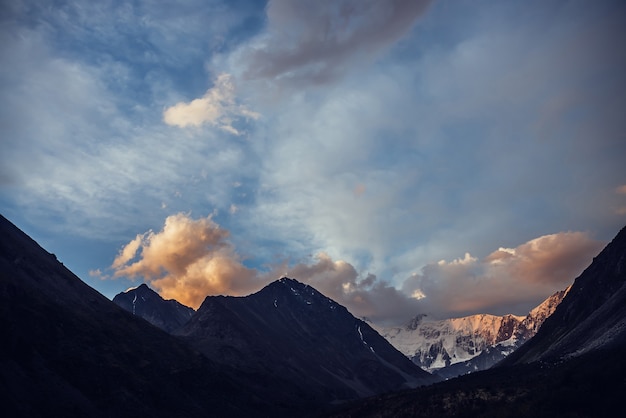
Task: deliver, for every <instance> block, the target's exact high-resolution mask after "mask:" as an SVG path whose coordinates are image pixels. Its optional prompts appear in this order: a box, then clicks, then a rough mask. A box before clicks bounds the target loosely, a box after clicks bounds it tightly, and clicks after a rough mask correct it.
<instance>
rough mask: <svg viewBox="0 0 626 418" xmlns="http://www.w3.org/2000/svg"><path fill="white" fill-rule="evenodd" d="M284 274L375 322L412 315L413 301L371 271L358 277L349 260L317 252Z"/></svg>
mask: <svg viewBox="0 0 626 418" xmlns="http://www.w3.org/2000/svg"><path fill="white" fill-rule="evenodd" d="M287 275H288V276H289V277H293V278H295V279H297V280H299V281H302V282H304V283H307V284H309V285H311V286H313V287H314V288H316V289H317V290H319V291H320V292H322V293H323V294H324V295H326V296H328V297H329V298H331V299H333V300H335V301H336V302H338V303H340V304H342V305H344V306H345V307H347V308H348V310H349V311H350V312H351V313H352V314H353V315H355V316H357V317H367V318H369V319H371V320H373V321H376V322H389V321H398V320H401V321H403V320H406V319H408V318H410V317H411V316H413V315H415V313H416V309H418V305H417V304H416V303H415V302H416V301H415V300H414V299H412V298H410V297H408V296H407V295H405V294H404V293H402V292H401V291H400V290H398V289H396V288H395V287H393V286H391V285H390V284H389V283H387V282H385V281H383V280H381V279H379V278H377V277H376V276H375V275H373V274H367V275H365V277H361V275H360V274H359V272H357V270H356V269H355V268H354V266H352V265H351V264H350V263H348V262H346V261H343V260H336V261H335V260H333V259H332V258H331V257H330V256H329V255H328V254H326V253H319V254H317V255H316V256H315V257H314V260H313V262H312V263H300V264H297V265H295V266H292V267H291V268H290V269H289V270H288V273H287Z"/></svg>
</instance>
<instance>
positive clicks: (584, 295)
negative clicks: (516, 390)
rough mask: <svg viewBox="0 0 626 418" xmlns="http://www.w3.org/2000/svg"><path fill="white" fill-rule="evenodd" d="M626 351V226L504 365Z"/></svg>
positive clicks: (553, 360)
mask: <svg viewBox="0 0 626 418" xmlns="http://www.w3.org/2000/svg"><path fill="white" fill-rule="evenodd" d="M624 346H626V227H625V228H623V229H622V230H621V231H620V232H619V234H618V235H617V236H616V237H615V238H614V239H613V241H611V243H609V245H607V246H606V248H605V249H604V250H602V252H601V253H600V254H599V255H598V256H597V257H595V258H594V259H593V263H592V264H591V265H590V266H589V267H588V268H587V269H586V270H585V271H584V272H583V273H582V274H581V275H580V276H579V277H578V278H577V279H576V280H575V281H574V284H573V285H572V287H571V290H570V291H569V293H568V294H567V296H566V297H565V298H564V299H563V301H562V302H561V303H560V304H559V306H558V307H557V308H556V310H555V311H554V313H553V314H552V315H551V316H550V317H549V318H547V319H546V321H545V322H544V324H543V326H542V327H541V329H540V330H539V332H537V335H536V336H535V337H534V338H533V339H532V340H531V341H529V342H528V344H526V345H524V346H523V347H521V348H520V350H518V351H517V352H516V353H515V355H513V356H512V357H511V358H509V359H506V362H505V363H504V365H507V364H520V363H531V362H536V361H543V362H555V361H563V360H565V359H568V358H572V357H577V356H580V355H582V354H584V353H588V352H602V351H603V350H611V349H612V348H614V347H624Z"/></svg>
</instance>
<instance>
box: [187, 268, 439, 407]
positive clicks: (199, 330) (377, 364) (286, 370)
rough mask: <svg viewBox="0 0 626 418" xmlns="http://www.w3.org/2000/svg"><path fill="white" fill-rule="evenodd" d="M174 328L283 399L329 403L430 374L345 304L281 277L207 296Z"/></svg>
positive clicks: (425, 378)
mask: <svg viewBox="0 0 626 418" xmlns="http://www.w3.org/2000/svg"><path fill="white" fill-rule="evenodd" d="M177 334H178V335H181V336H183V337H184V338H185V339H186V340H187V341H189V342H190V343H191V344H193V345H194V346H195V347H197V348H198V349H199V350H200V351H202V352H204V353H205V354H206V355H207V356H209V357H210V358H212V359H215V360H216V361H219V362H222V363H224V364H230V365H233V366H234V367H236V368H237V369H238V370H240V371H241V373H242V374H247V375H248V376H250V377H251V378H253V377H255V376H256V377H257V378H258V380H257V381H258V382H259V389H261V388H266V389H267V391H268V392H272V393H274V395H273V396H277V394H280V399H281V401H283V402H286V403H289V402H295V401H296V400H297V402H308V403H311V404H319V403H329V402H336V401H342V400H346V399H355V398H358V397H362V396H366V395H371V394H375V393H381V392H386V391H390V390H395V389H399V388H408V387H411V386H417V385H419V384H426V383H431V382H433V381H434V380H435V379H434V378H433V376H431V375H430V374H428V373H426V372H424V371H423V370H421V369H419V368H418V367H417V366H415V365H414V364H413V363H411V361H409V360H408V359H407V358H406V357H405V356H403V355H402V354H401V353H400V352H398V351H397V350H396V349H394V348H393V347H392V346H391V345H390V344H389V343H388V342H387V341H386V340H385V339H384V338H382V337H381V336H380V335H379V334H378V333H376V331H374V330H373V329H372V328H371V327H370V326H369V325H368V324H366V323H365V322H363V321H361V320H359V319H356V318H354V317H353V316H352V315H351V314H350V313H349V312H348V311H347V310H346V308H344V307H343V306H341V305H339V304H337V303H336V302H334V301H332V300H331V299H329V298H327V297H325V296H324V295H322V294H321V293H319V292H318V291H317V290H315V289H314V288H312V287H310V286H307V285H304V284H302V283H300V282H297V281H296V280H292V279H289V278H285V277H284V278H282V279H280V280H277V281H275V282H273V283H271V284H269V285H268V286H266V287H265V288H263V289H262V290H260V291H259V292H257V293H255V294H252V295H249V296H246V297H224V296H210V297H207V298H206V299H205V301H204V302H203V304H202V306H200V308H199V309H198V311H197V312H196V314H195V315H194V316H193V317H192V319H191V320H190V321H189V322H188V323H187V325H185V326H184V327H183V328H182V329H181V330H180V331H178V332H177ZM268 396H270V395H269V393H268Z"/></svg>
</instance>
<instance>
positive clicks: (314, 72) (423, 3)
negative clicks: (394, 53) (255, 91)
mask: <svg viewBox="0 0 626 418" xmlns="http://www.w3.org/2000/svg"><path fill="white" fill-rule="evenodd" d="M430 3H431V1H430V0H415V1H413V0H391V1H373V0H365V1H363V0H340V1H334V0H324V1H316V2H301V1H294V0H271V1H270V2H269V3H268V5H267V8H266V13H267V20H268V31H267V33H266V34H264V35H263V36H262V37H261V38H260V39H258V41H257V43H256V44H254V45H252V46H251V47H247V48H245V49H244V51H242V52H241V55H242V57H243V59H244V62H245V64H246V65H245V66H246V68H247V71H246V74H245V75H246V76H247V77H250V78H264V79H288V80H294V81H295V80H297V81H299V82H308V83H312V84H318V83H324V82H327V81H329V80H332V79H334V78H336V77H337V76H338V75H339V74H341V73H342V71H343V70H344V69H345V67H346V66H348V65H350V66H354V65H356V64H358V63H359V62H361V61H362V59H363V58H371V57H374V56H376V55H377V54H378V53H379V52H380V51H381V50H382V49H384V48H385V47H387V46H389V45H391V44H392V43H394V42H395V41H397V40H398V39H400V38H401V37H402V36H403V35H405V34H406V33H407V32H408V31H409V30H410V29H411V27H412V26H413V25H414V23H415V21H416V19H417V18H418V17H419V16H420V15H421V14H422V13H423V12H424V10H425V9H426V8H427V7H428V5H429V4H430Z"/></svg>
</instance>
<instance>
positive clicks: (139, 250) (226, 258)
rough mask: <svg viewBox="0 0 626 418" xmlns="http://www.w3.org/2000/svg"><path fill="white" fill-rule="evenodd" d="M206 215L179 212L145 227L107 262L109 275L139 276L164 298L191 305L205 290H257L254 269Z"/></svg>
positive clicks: (199, 300)
mask: <svg viewBox="0 0 626 418" xmlns="http://www.w3.org/2000/svg"><path fill="white" fill-rule="evenodd" d="M228 235H229V233H228V231H226V230H225V229H222V228H221V227H220V226H219V225H217V224H216V223H215V222H213V220H212V219H211V216H208V217H206V218H201V219H197V220H194V219H191V218H190V217H189V216H188V215H186V214H183V213H179V214H176V215H172V216H169V217H167V219H166V220H165V225H164V227H163V229H162V230H161V231H159V232H156V233H155V232H153V231H148V232H146V233H145V234H143V235H138V236H137V237H136V238H135V239H134V240H132V241H130V242H129V243H128V244H127V245H125V246H124V247H123V248H122V249H121V250H120V252H119V254H118V256H117V257H116V258H115V260H114V261H113V264H112V266H111V268H112V269H113V270H114V271H115V277H122V276H124V277H128V278H136V277H142V278H143V279H144V280H145V281H147V282H149V283H150V284H151V285H152V286H154V287H155V288H156V289H157V290H158V291H159V292H160V294H161V295H162V296H163V297H164V298H168V299H169V298H171V299H176V300H178V301H179V302H181V303H183V304H186V305H188V306H191V307H193V308H197V307H198V306H199V305H200V304H201V303H202V301H203V300H204V298H205V297H206V296H207V295H216V294H230V295H244V294H248V293H249V292H251V291H253V290H257V288H258V283H256V282H255V277H256V271H254V270H251V269H248V268H246V267H245V266H244V265H243V264H242V263H241V260H240V258H239V256H238V255H237V254H236V253H235V251H234V248H233V247H232V245H231V244H230V243H229V242H228V241H227V240H226V239H227V237H228Z"/></svg>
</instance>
